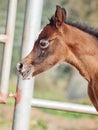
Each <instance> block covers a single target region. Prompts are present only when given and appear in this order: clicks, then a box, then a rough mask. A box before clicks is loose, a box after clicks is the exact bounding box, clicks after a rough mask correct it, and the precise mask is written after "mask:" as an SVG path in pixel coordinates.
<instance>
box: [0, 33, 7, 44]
mask: <svg viewBox="0 0 98 130" xmlns="http://www.w3.org/2000/svg"><path fill="white" fill-rule="evenodd" d="M6 40H7V35H5V34H0V42H3V43H4V42H6Z"/></svg>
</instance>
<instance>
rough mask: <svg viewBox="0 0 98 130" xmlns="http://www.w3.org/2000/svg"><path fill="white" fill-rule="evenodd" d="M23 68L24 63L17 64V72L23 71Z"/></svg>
mask: <svg viewBox="0 0 98 130" xmlns="http://www.w3.org/2000/svg"><path fill="white" fill-rule="evenodd" d="M22 68H23V64H22V63H18V64H17V70H18V71H20V70H22Z"/></svg>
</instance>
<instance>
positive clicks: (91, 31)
mask: <svg viewBox="0 0 98 130" xmlns="http://www.w3.org/2000/svg"><path fill="white" fill-rule="evenodd" d="M65 23H66V24H68V25H71V26H73V27H76V28H78V29H80V30H82V31H84V32H87V33H89V34H91V35H93V36H95V37H96V38H98V29H94V28H93V27H90V26H88V25H87V24H81V23H79V22H76V21H72V20H65ZM50 24H51V25H53V24H54V16H53V17H51V19H50Z"/></svg>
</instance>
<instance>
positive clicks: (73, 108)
mask: <svg viewBox="0 0 98 130" xmlns="http://www.w3.org/2000/svg"><path fill="white" fill-rule="evenodd" d="M31 106H32V107H38V108H48V109H54V110H61V111H68V112H79V113H85V114H93V115H98V112H97V111H96V110H95V108H94V107H93V106H90V105H81V104H74V103H65V102H57V101H49V100H41V99H35V98H34V99H32V101H31Z"/></svg>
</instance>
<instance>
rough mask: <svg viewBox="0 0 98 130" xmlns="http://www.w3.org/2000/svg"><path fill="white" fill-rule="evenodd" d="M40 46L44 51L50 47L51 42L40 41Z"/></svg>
mask: <svg viewBox="0 0 98 130" xmlns="http://www.w3.org/2000/svg"><path fill="white" fill-rule="evenodd" d="M39 46H40V47H41V48H42V49H45V48H47V47H48V46H49V42H48V41H44V40H42V41H40V43H39Z"/></svg>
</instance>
